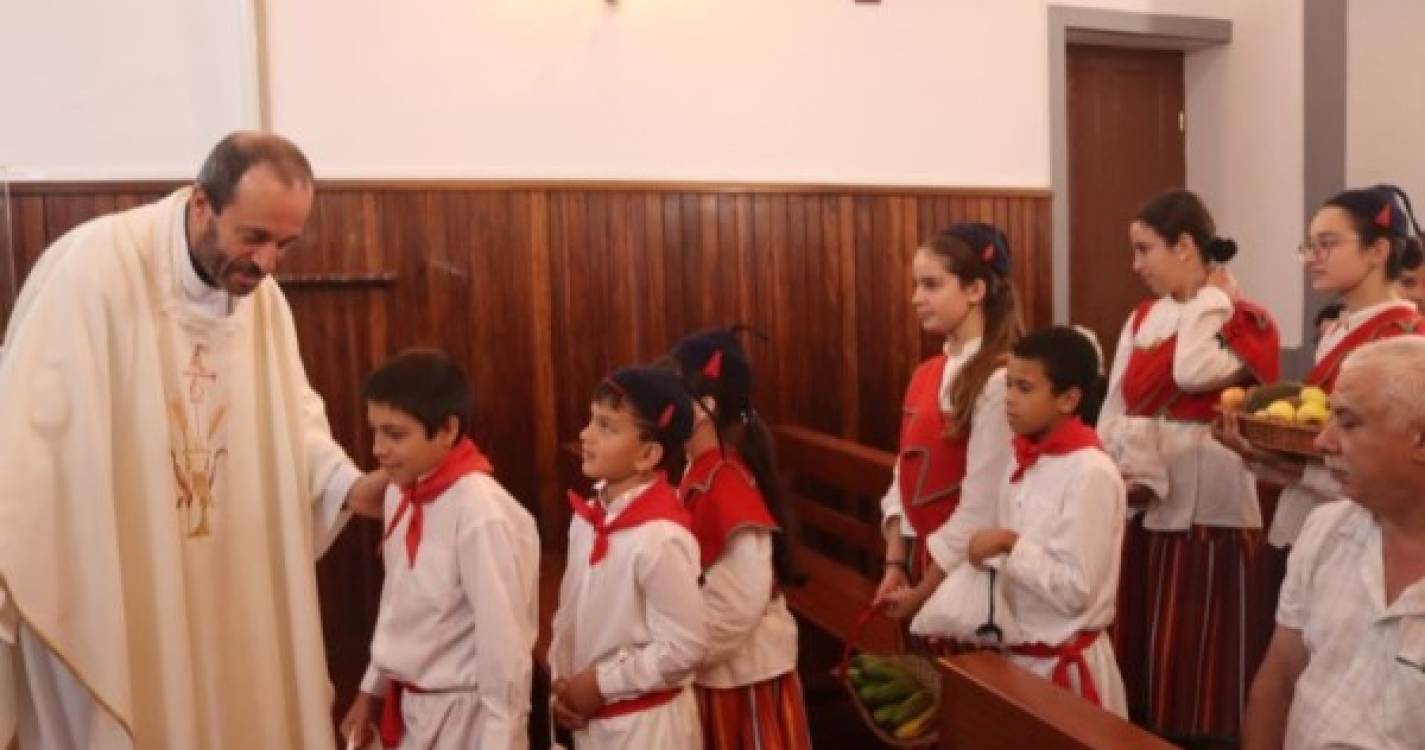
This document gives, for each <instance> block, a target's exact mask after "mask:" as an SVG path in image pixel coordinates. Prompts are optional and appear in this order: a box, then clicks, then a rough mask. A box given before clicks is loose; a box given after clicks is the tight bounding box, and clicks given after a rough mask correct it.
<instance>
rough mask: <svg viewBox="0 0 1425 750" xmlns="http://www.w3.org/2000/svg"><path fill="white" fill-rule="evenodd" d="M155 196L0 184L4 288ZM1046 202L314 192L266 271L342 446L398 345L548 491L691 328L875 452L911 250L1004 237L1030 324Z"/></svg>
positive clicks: (778, 395) (708, 188)
mask: <svg viewBox="0 0 1425 750" xmlns="http://www.w3.org/2000/svg"><path fill="white" fill-rule="evenodd" d="M171 187H173V185H171V184H161V183H125V184H119V183H69V184H36V183H22V184H16V185H13V186H12V188H11V200H10V207H9V208H10V217H11V220H12V221H11V227H10V235H11V237H12V240H13V254H14V258H15V265H16V268H17V272H18V275H19V276H20V277H21V278H23V276H24V274H25V273H26V272H27V271H28V269H29V268H30V266H31V265H32V264H33V263H34V261H35V259H36V258H37V257H38V255H39V253H40V251H41V250H43V248H44V247H45V246H46V245H48V244H49V243H50V242H51V241H53V240H54V239H56V238H57V237H58V236H59V235H60V234H62V233H63V232H64V231H66V230H68V229H69V228H71V227H73V226H74V225H76V224H78V223H80V222H82V221H84V220H85V219H88V218H90V217H92V216H96V215H99V214H103V213H106V212H109V211H113V210H116V209H122V208H126V207H129V206H134V205H138V204H141V203H144V202H147V201H149V200H153V199H155V198H158V197H160V196H162V195H163V194H164V193H165V192H166V191H167V190H168V189H170V188H171ZM1048 211H1049V200H1048V196H1047V194H1046V193H1043V192H1041V191H1014V190H934V189H909V188H907V189H888V188H854V187H844V188H843V187H805V186H732V185H700V184H689V185H684V184H623V183H521V182H500V183H495V182H474V183H466V182H435V183H424V182H329V183H323V185H322V186H321V189H320V190H319V193H318V197H317V203H316V208H315V211H314V215H313V217H312V219H311V223H310V226H309V228H308V234H307V236H306V238H305V239H304V240H303V242H302V244H301V246H300V247H298V248H297V249H295V250H293V251H292V253H290V254H289V256H288V258H287V260H286V262H285V264H284V266H283V267H282V269H281V272H282V275H283V276H288V277H291V281H290V282H289V283H287V284H285V286H286V291H287V295H288V298H289V300H290V301H291V303H292V307H293V309H294V312H295V315H296V318H297V323H298V326H299V329H300V330H299V335H300V339H301V342H302V347H303V351H304V354H305V359H306V363H307V367H308V371H309V375H310V377H311V379H312V382H313V383H314V385H315V386H316V388H317V390H318V391H319V392H321V393H322V395H323V396H325V397H326V399H327V407H328V410H329V412H330V416H331V420H332V424H333V428H334V430H335V431H336V433H337V435H338V437H339V438H340V439H341V440H342V441H343V442H344V443H345V444H347V445H348V446H349V447H350V448H351V449H352V450H353V452H354V453H356V454H357V455H359V456H362V457H365V456H366V455H367V453H368V451H367V446H366V442H367V441H366V437H367V436H366V432H365V428H364V408H363V407H362V405H361V404H360V402H359V399H358V398H357V393H358V389H359V385H360V382H361V379H362V377H363V376H364V374H365V373H366V372H367V371H368V370H369V369H370V368H371V367H372V366H373V365H375V364H376V363H378V362H379V361H380V360H381V359H382V358H384V357H386V356H387V355H389V354H392V353H394V352H396V351H399V350H400V349H402V348H404V347H406V346H411V345H435V346H440V347H442V348H444V349H446V350H447V351H449V352H451V353H452V354H453V355H454V356H455V357H456V358H457V359H458V360H459V361H460V362H462V363H464V365H465V366H466V368H467V369H468V372H469V374H470V377H471V380H472V384H473V386H474V388H475V390H476V394H477V405H478V417H477V423H478V425H477V426H478V428H479V436H480V437H481V438H482V440H483V441H484V442H485V443H486V444H487V445H488V449H489V451H490V453H491V454H492V457H493V458H494V459H495V461H496V465H497V467H498V469H499V474H500V476H501V479H502V480H504V481H505V482H506V483H507V484H508V485H509V486H510V487H511V488H512V489H513V490H514V491H515V492H517V493H518V494H519V495H520V496H521V497H523V498H528V499H531V500H532V499H533V498H535V497H543V498H545V499H546V500H548V499H550V498H552V497H553V496H554V495H555V494H556V490H557V487H555V486H553V482H554V476H555V468H554V467H555V466H556V465H557V459H556V455H555V446H556V445H557V443H558V441H559V440H567V439H570V438H571V437H572V436H573V435H574V434H575V433H576V432H577V431H578V428H579V427H580V425H581V424H582V421H583V419H584V418H585V416H586V409H587V401H586V399H587V396H588V393H589V392H590V390H591V388H592V387H593V385H594V384H595V383H596V382H597V380H598V379H599V378H600V377H601V376H602V375H603V374H605V373H606V372H608V371H609V370H610V369H611V368H613V367H616V366H618V365H621V364H625V363H630V362H634V361H639V360H646V359H648V358H651V357H654V356H656V355H658V354H660V353H661V352H663V351H665V350H666V349H667V348H668V346H669V345H670V344H671V343H672V342H673V341H674V340H676V339H677V338H678V337H679V336H680V335H682V334H683V333H685V332H688V331H692V330H695V329H698V328H701V327H705V326H709V325H719V324H727V323H731V322H738V321H740V322H745V323H749V324H751V325H753V326H755V327H756V328H758V329H759V330H761V331H762V332H764V333H765V334H766V335H767V337H768V340H767V341H766V342H762V341H759V340H756V339H753V340H751V341H750V343H749V350H750V353H751V356H752V357H753V359H754V363H755V366H756V369H757V374H758V378H759V384H758V390H759V394H758V403H759V408H760V410H761V411H762V413H763V414H764V416H765V417H766V418H767V419H768V420H769V421H774V422H791V423H795V424H800V425H805V426H807V427H811V428H813V429H816V430H819V431H822V432H827V433H831V434H835V435H839V436H842V437H846V438H850V439H853V440H858V441H861V442H864V443H867V444H870V445H873V446H877V447H880V448H893V447H894V442H895V430H896V427H897V424H898V420H899V416H898V415H899V407H898V403H899V399H900V397H901V392H902V389H903V388H904V386H905V383H906V381H907V379H908V377H909V374H910V371H911V369H912V368H913V367H914V366H915V364H916V362H917V361H919V360H920V359H921V357H922V356H923V355H925V354H927V353H928V352H929V351H930V350H931V348H932V347H933V345H934V342H931V341H928V340H927V339H925V337H923V336H922V335H921V334H920V331H919V328H918V325H917V323H916V320H915V318H914V316H913V314H912V312H911V310H910V306H909V304H908V302H907V297H908V293H909V281H908V277H909V270H908V265H909V259H910V255H911V251H912V249H913V248H914V246H915V245H916V243H917V241H918V240H919V239H920V238H923V237H925V236H926V235H927V234H929V233H931V232H933V231H934V230H935V229H937V228H940V227H943V226H945V225H948V224H950V223H951V222H954V221H957V220H984V221H990V222H993V223H995V224H997V225H999V226H1001V227H1003V228H1004V229H1005V231H1006V232H1007V233H1008V234H1009V237H1010V240H1011V243H1012V245H1013V248H1014V252H1015V263H1014V279H1015V282H1016V285H1017V287H1018V288H1019V290H1020V292H1021V295H1022V300H1023V302H1024V309H1025V317H1026V320H1027V322H1028V323H1029V324H1030V325H1031V326H1033V325H1042V324H1045V323H1047V322H1048V321H1049V319H1050V310H1051V300H1050V268H1049V246H1048V242H1049V240H1048V238H1049V214H1048ZM3 250H4V236H3V234H0V251H3ZM7 265H8V264H6V263H0V323H3V322H4V321H5V320H6V319H7V316H8V312H9V308H10V306H11V304H12V299H10V291H9V284H8V280H7V279H6V278H4V275H5V274H7V273H8V271H7V270H6V268H7ZM554 501H555V502H556V503H557V498H554ZM531 504H532V505H534V506H536V507H538V505H539V504H538V503H531ZM546 520H547V519H546ZM559 523H562V516H561V517H560V520H559Z"/></svg>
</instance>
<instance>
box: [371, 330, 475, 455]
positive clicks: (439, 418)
mask: <svg viewBox="0 0 1425 750" xmlns="http://www.w3.org/2000/svg"><path fill="white" fill-rule="evenodd" d="M361 395H362V397H363V398H365V399H366V400H367V401H370V402H372V403H376V404H381V405H382V406H388V407H390V408H392V409H396V410H398V411H403V412H405V413H407V414H409V415H411V416H412V417H414V418H415V420H416V421H417V422H420V423H421V426H422V427H425V430H426V437H428V438H429V437H435V433H436V431H437V430H439V429H440V428H441V426H442V425H443V424H444V423H445V420H446V418H448V417H455V419H456V421H457V422H459V433H458V434H457V435H456V438H462V437H465V436H466V435H468V434H469V432H470V420H471V415H472V413H473V412H474V409H475V404H474V397H473V396H472V395H471V393H470V384H469V382H467V381H466V380H465V373H464V372H462V371H461V370H460V367H459V366H458V365H456V364H455V362H453V361H451V359H450V357H448V356H446V355H445V353H444V352H441V351H439V350H436V349H407V350H406V351H403V352H401V353H400V354H397V355H396V356H394V357H392V358H390V359H388V360H386V362H385V363H383V364H382V365H381V366H380V367H378V368H376V369H375V370H374V371H373V372H372V373H371V374H370V375H368V376H367V377H366V383H365V384H364V385H363V386H362V387H361Z"/></svg>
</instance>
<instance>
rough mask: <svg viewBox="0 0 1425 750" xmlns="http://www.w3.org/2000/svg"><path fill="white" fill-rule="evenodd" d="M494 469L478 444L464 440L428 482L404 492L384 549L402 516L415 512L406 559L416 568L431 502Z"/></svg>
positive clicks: (428, 478) (443, 461)
mask: <svg viewBox="0 0 1425 750" xmlns="http://www.w3.org/2000/svg"><path fill="white" fill-rule="evenodd" d="M493 470H494V469H493V467H491V466H490V459H488V458H485V455H484V454H483V453H481V452H480V449H479V448H476V447H475V443H474V442H473V441H471V440H470V438H461V439H460V442H458V443H456V444H455V447H454V448H452V449H451V450H450V452H449V453H447V454H445V458H442V459H441V460H440V463H439V464H437V465H436V467H435V471H432V472H431V473H430V474H429V475H428V476H427V477H426V478H425V479H419V480H416V482H415V483H414V484H411V485H408V486H406V487H402V488H401V504H400V505H398V506H396V512H395V514H394V515H392V516H391V525H389V526H387V527H386V533H385V534H383V535H382V536H381V543H382V544H383V545H384V544H385V543H386V540H387V539H388V538H390V536H391V532H392V531H395V530H396V524H397V523H399V522H400V521H401V516H403V515H405V514H406V510H407V509H409V510H410V511H411V523H410V525H408V526H406V559H407V560H409V561H410V564H411V565H412V566H414V565H415V564H416V550H418V549H420V547H421V530H422V529H423V528H424V527H425V514H424V511H423V508H424V507H425V506H426V505H428V504H429V503H430V502H431V501H433V500H435V499H436V498H438V497H440V495H441V493H443V492H445V491H446V490H448V489H450V485H452V484H455V483H456V482H457V481H459V480H460V478H461V477H463V476H465V475H466V474H473V473H475V472H477V471H478V472H480V473H482V474H489V473H491V472H492V471H493Z"/></svg>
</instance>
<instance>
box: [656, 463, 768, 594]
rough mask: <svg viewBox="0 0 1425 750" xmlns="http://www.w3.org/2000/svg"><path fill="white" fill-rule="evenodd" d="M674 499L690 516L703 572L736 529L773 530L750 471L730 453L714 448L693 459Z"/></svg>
mask: <svg viewBox="0 0 1425 750" xmlns="http://www.w3.org/2000/svg"><path fill="white" fill-rule="evenodd" d="M678 496H679V497H680V498H682V500H683V505H684V507H686V508H687V509H688V513H689V514H690V515H692V517H693V536H695V537H697V539H698V548H699V550H700V551H701V554H702V565H703V569H705V570H706V569H707V567H708V566H709V565H712V564H713V563H715V562H717V559H718V558H719V557H722V551H723V550H724V549H726V548H727V540H728V539H730V538H731V537H732V535H733V534H734V533H736V532H737V531H738V530H740V529H744V528H747V527H749V526H751V527H755V528H760V529H767V530H768V531H776V530H777V522H776V520H774V519H773V518H772V513H771V512H770V511H768V510H767V503H766V501H765V500H763V499H762V493H761V492H758V491H757V481H756V480H755V479H754V478H753V476H752V471H751V470H750V469H748V468H747V465H746V464H744V463H743V462H742V458H741V457H739V456H738V455H737V454H736V453H734V452H732V451H731V450H728V451H726V453H724V452H722V451H719V450H718V449H716V448H714V449H712V450H707V451H703V452H702V453H701V454H699V455H698V456H697V457H696V458H694V459H693V462H692V463H691V464H689V465H688V470H687V471H685V472H684V473H683V481H682V482H680V483H679V484H678Z"/></svg>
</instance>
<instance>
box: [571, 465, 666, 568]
mask: <svg viewBox="0 0 1425 750" xmlns="http://www.w3.org/2000/svg"><path fill="white" fill-rule="evenodd" d="M569 507H570V508H571V509H572V510H573V511H574V515H577V516H579V517H580V518H582V519H584V521H585V522H586V523H588V524H589V525H590V526H591V527H593V529H594V546H593V548H592V549H590V550H589V564H590V565H598V564H599V561H600V560H602V559H604V555H606V554H608V551H609V535H610V534H612V533H614V532H615V531H622V530H624V529H631V528H633V527H635V526H638V525H639V524H644V523H648V522H649V521H673V522H674V523H677V524H679V525H681V526H682V527H683V528H689V526H690V525H691V524H690V522H689V520H688V512H687V510H685V509H684V508H683V504H682V503H680V502H679V501H678V496H677V495H675V494H674V493H673V488H672V487H671V486H669V485H668V480H667V479H665V478H664V477H663V475H662V474H659V475H658V478H657V479H655V480H654V481H653V484H650V485H648V488H647V489H645V490H644V491H643V492H642V493H640V494H639V496H638V497H636V498H634V499H633V501H632V502H630V503H629V504H628V507H627V508H624V509H623V512H622V513H619V514H618V518H615V519H614V520H613V522H612V523H606V522H605V521H604V519H605V518H606V517H607V515H608V511H607V510H606V509H605V508H604V504H603V503H602V502H600V501H599V500H597V499H595V500H594V501H593V502H590V501H589V500H588V499H586V498H584V497H583V496H582V495H580V494H579V493H577V492H574V491H573V490H570V491H569Z"/></svg>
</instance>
